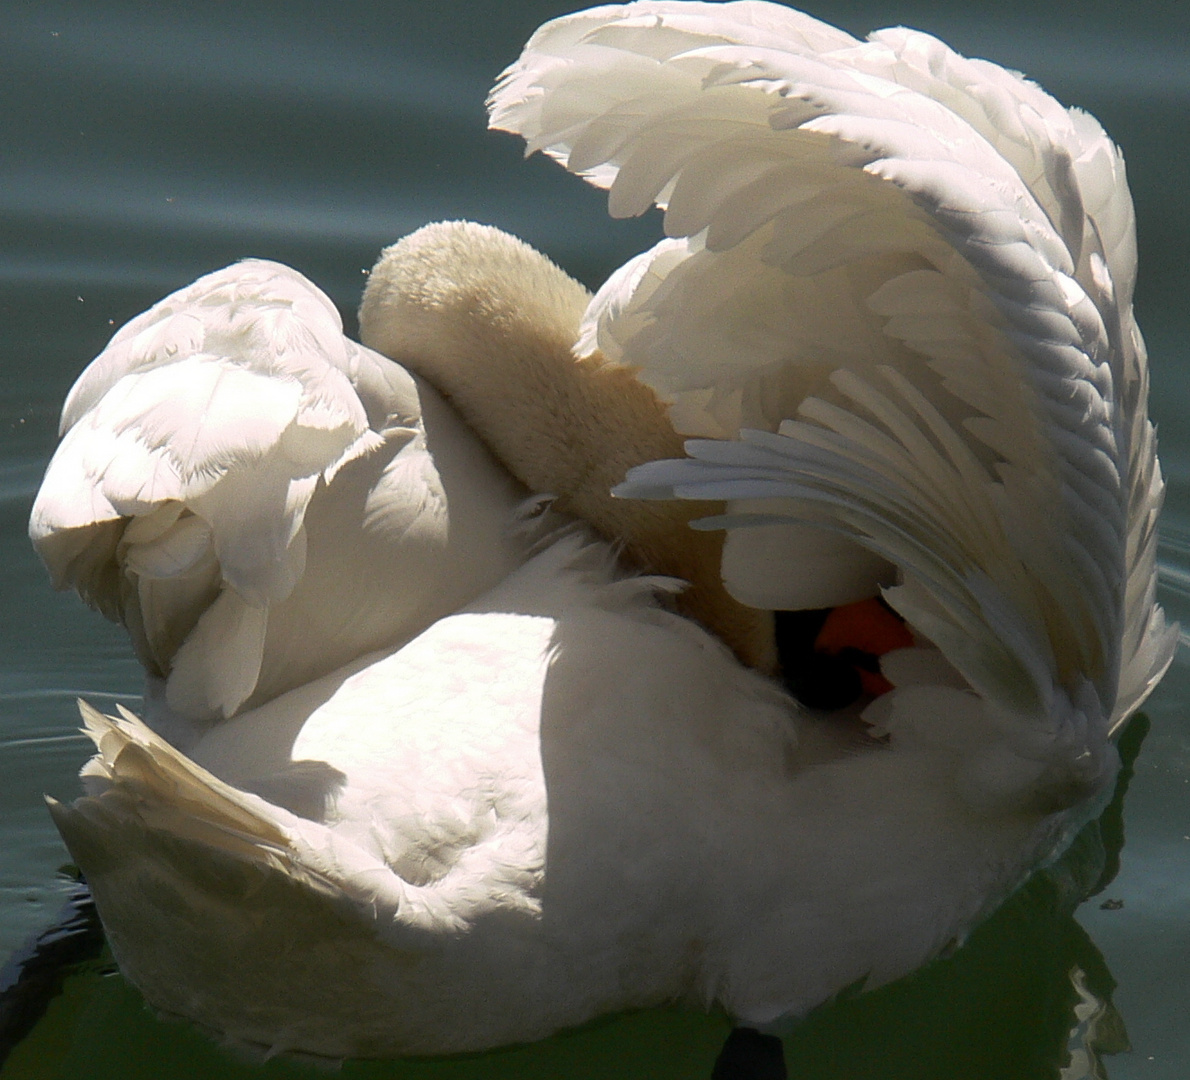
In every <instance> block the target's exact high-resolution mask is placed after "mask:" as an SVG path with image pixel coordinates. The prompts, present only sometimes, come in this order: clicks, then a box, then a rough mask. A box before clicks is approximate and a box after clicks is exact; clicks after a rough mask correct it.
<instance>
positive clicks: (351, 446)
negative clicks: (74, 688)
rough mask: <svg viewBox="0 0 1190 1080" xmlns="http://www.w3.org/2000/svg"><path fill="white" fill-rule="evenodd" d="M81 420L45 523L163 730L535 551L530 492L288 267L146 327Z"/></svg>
mask: <svg viewBox="0 0 1190 1080" xmlns="http://www.w3.org/2000/svg"><path fill="white" fill-rule="evenodd" d="M62 432H63V438H62V442H61V444H60V446H59V447H58V450H57V452H56V453H55V455H54V457H53V460H52V461H51V463H50V466H49V469H48V471H47V473H46V477H45V480H44V481H43V483H42V486H41V490H40V491H39V493H38V496H37V500H36V502H35V504H34V507H33V513H32V517H31V521H30V535H31V537H32V539H33V542H34V544H35V545H36V547H37V549H38V551H39V553H40V554H41V556H42V558H43V559H44V560H45V562H46V565H47V566H48V567H49V569H50V572H51V574H52V576H53V578H54V581H55V584H56V585H57V586H58V587H60V588H64V587H68V586H72V587H74V588H76V589H77V590H78V591H79V593H80V594H81V595H82V596H83V598H84V599H85V600H87V601H88V602H89V603H91V604H92V605H93V606H95V607H98V608H99V609H100V610H101V611H103V612H104V613H105V614H106V615H107V616H108V617H109V618H112V619H115V620H117V621H121V622H123V623H124V624H125V626H126V627H127V628H128V630H129V632H130V634H131V636H132V638H133V642H134V644H135V645H136V647H137V650H138V653H139V654H140V656H141V659H142V661H143V662H144V664H145V666H146V668H147V669H148V671H149V673H150V675H151V676H156V677H159V678H161V679H163V680H164V694H163V695H156V697H157V698H159V699H160V700H158V702H157V704H158V705H159V706H160V709H161V716H158V717H156V718H155V719H157V720H160V721H161V722H163V723H164V722H165V721H164V720H162V717H169V716H176V717H180V718H182V719H183V720H184V721H210V720H213V719H219V718H223V717H227V716H230V715H233V714H234V713H236V712H237V711H239V710H240V709H241V708H243V707H245V705H246V704H247V705H251V704H259V703H260V702H261V701H263V700H268V699H269V698H270V697H272V696H275V695H276V694H277V693H280V692H282V691H283V690H286V689H289V688H290V687H292V686H296V685H300V684H301V683H303V682H306V681H309V680H310V679H313V678H317V677H318V676H320V675H322V674H325V673H326V672H327V671H329V670H332V669H333V668H335V667H338V666H339V665H341V664H344V663H346V662H348V661H350V660H354V659H356V658H357V657H358V656H360V655H362V654H364V653H367V652H371V651H373V650H375V649H377V648H381V647H383V646H388V645H393V644H398V643H399V642H400V641H401V640H402V638H404V637H408V636H410V635H412V634H414V633H416V632H417V631H419V630H420V629H422V628H423V627H424V626H425V625H427V624H428V623H429V622H431V621H433V619H434V618H437V617H439V616H441V615H443V614H446V613H447V612H449V611H450V610H453V608H454V607H457V606H458V605H459V604H461V603H465V602H466V601H467V600H469V599H471V597H473V596H474V595H475V594H476V592H478V591H480V590H482V589H483V588H486V587H488V586H489V585H490V584H492V583H493V582H494V581H495V580H498V578H499V576H501V575H502V574H503V573H505V572H506V571H507V570H508V569H509V567H510V566H511V565H515V562H516V559H515V557H514V554H513V550H512V549H513V547H514V546H515V544H513V543H512V542H511V541H510V542H508V543H506V538H505V531H506V526H507V525H508V523H509V522H510V520H511V515H512V511H513V508H514V507H515V505H516V504H517V503H518V502H519V500H520V498H521V497H522V496H521V493H520V491H519V490H518V489H517V487H516V485H515V484H513V483H512V482H511V481H510V480H509V479H508V478H507V477H506V476H505V475H504V474H503V472H502V471H501V470H500V469H499V468H498V467H497V466H496V465H495V464H494V462H492V461H491V460H490V458H488V456H487V455H486V453H485V452H484V451H483V449H482V448H481V447H480V446H479V444H478V442H477V440H475V438H474V437H473V436H470V435H469V434H468V433H466V431H465V429H464V428H463V427H462V425H461V423H460V422H459V421H458V420H457V418H455V417H454V416H453V415H452V414H451V413H450V411H449V409H447V408H446V407H445V405H444V404H443V403H442V402H441V401H440V400H439V399H438V398H437V397H436V395H435V394H434V392H433V391H432V390H430V389H429V388H427V387H425V386H424V384H419V383H417V382H415V380H414V379H412V378H411V377H410V376H409V375H408V374H407V373H406V372H405V371H404V370H403V369H401V368H400V367H399V366H398V365H396V364H393V363H392V362H391V361H389V360H387V359H385V358H384V357H382V356H380V355H379V354H377V353H374V352H372V351H371V350H369V349H365V348H363V347H362V346H359V345H357V344H355V343H354V342H352V341H350V340H349V339H347V338H346V337H344V335H343V332H342V324H341V321H340V318H339V315H338V312H337V311H336V310H335V308H334V306H333V304H332V303H331V301H330V300H329V299H328V298H327V297H326V296H325V295H324V294H323V293H322V292H321V291H320V290H319V289H317V288H316V287H315V286H314V285H313V284H311V283H310V282H309V281H307V280H306V279H305V278H304V277H302V275H300V274H298V273H297V272H296V271H294V270H290V269H289V268H287V267H284V266H281V265H279V264H277V263H271V262H265V261H261V260H249V261H245V262H242V263H238V264H236V265H234V266H230V267H227V268H225V269H223V270H220V271H216V272H215V273H213V274H208V275H207V276H205V277H203V278H200V279H199V280H198V281H196V282H194V283H193V284H192V285H189V286H187V287H186V288H184V289H182V290H180V291H179V292H177V293H174V294H173V295H171V296H169V297H167V298H166V299H165V300H163V301H161V302H160V303H159V304H157V305H156V306H154V307H153V308H152V309H150V310H149V311H147V312H145V313H144V314H142V315H140V316H138V317H136V318H135V319H133V320H132V321H131V322H130V323H128V325H126V326H125V327H123V328H122V329H121V330H120V331H118V332H117V334H116V335H115V337H114V338H113V339H112V341H111V343H110V344H109V345H108V347H107V348H106V349H105V350H104V351H103V353H101V354H100V356H99V357H97V358H96V359H95V361H94V362H93V363H92V364H91V365H90V366H89V367H88V368H87V369H86V371H84V373H83V374H82V376H80V378H79V380H78V382H77V383H76V384H75V386H74V388H73V390H72V391H71V393H70V395H69V397H68V399H67V402H66V406H65V408H64V411H63V417H62ZM431 444H432V445H431ZM456 490H465V491H466V498H461V499H457V500H456V499H454V498H453V494H454V492H455V491H456ZM171 733H172V734H173V735H175V736H177V737H181V736H179V735H178V732H176V731H171Z"/></svg>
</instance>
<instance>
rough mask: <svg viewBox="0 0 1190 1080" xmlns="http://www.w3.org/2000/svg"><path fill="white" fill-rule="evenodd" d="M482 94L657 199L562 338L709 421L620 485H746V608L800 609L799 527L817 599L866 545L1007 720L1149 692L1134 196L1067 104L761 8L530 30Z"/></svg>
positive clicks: (588, 173) (990, 72) (1150, 510)
mask: <svg viewBox="0 0 1190 1080" xmlns="http://www.w3.org/2000/svg"><path fill="white" fill-rule="evenodd" d="M491 108H492V125H493V126H494V127H497V128H503V129H507V130H512V131H515V132H518V133H520V134H522V135H524V136H525V138H526V139H527V140H528V144H529V149H530V150H531V151H532V150H537V149H541V150H543V151H545V152H546V153H548V154H549V155H550V156H552V157H554V158H555V159H557V160H558V161H560V162H561V163H562V164H563V165H565V166H566V167H567V168H568V169H570V170H571V171H573V172H576V173H579V174H580V175H582V176H584V177H585V178H587V179H588V180H589V181H590V182H592V183H594V184H596V185H598V186H602V187H606V188H608V189H609V202H610V208H611V212H612V213H613V214H614V215H617V216H624V215H632V214H639V213H641V212H643V211H644V210H646V209H648V208H649V207H650V206H651V205H654V204H656V205H658V206H660V207H662V208H663V209H664V211H665V230H666V233H667V234H668V237H669V238H668V239H666V240H664V241H662V242H661V243H660V244H658V245H657V246H656V247H655V248H653V249H652V250H651V251H649V252H647V253H645V254H643V255H641V256H640V257H638V258H637V259H636V260H633V261H632V262H630V263H629V264H627V265H626V266H625V267H624V268H623V269H622V270H620V271H619V272H618V273H617V274H615V275H614V276H613V277H612V278H611V279H610V280H609V281H608V283H607V284H606V285H605V286H604V288H603V289H602V290H601V291H600V293H599V294H598V295H597V296H596V297H595V299H594V300H593V302H592V304H591V306H590V308H589V310H588V313H587V320H586V324H585V331H584V335H583V339H582V341H581V343H580V348H582V349H585V350H588V351H590V350H594V349H596V348H598V349H599V350H601V351H602V352H603V353H604V355H605V356H606V357H608V358H609V359H611V360H613V361H618V362H620V363H623V364H626V365H630V366H633V367H635V368H637V369H638V370H639V375H640V378H642V379H643V380H644V381H646V382H647V383H649V384H650V385H652V386H653V387H654V388H655V389H657V390H658V391H659V392H660V393H661V394H662V395H663V396H664V397H665V398H666V399H667V400H668V401H669V402H670V403H671V406H670V408H671V417H672V419H673V420H674V423H675V425H676V426H677V427H678V428H679V429H680V430H683V431H685V432H687V433H688V434H692V435H703V436H712V437H714V438H716V439H729V440H732V441H714V442H712V441H702V442H700V441H695V442H692V443H690V444H688V447H687V449H688V452H689V453H690V454H691V455H692V457H693V458H694V460H692V461H686V462H677V463H675V462H667V463H657V464H654V465H653V466H646V467H644V468H642V469H639V470H636V471H635V472H634V473H633V474H632V482H631V483H630V484H629V485H628V486H627V488H626V489H624V493H625V494H635V495H649V494H652V495H662V496H666V495H677V496H679V497H695V498H726V499H729V500H741V502H737V503H736V505H735V509H736V511H738V512H737V513H736V514H735V515H734V516H733V515H732V514H730V513H729V515H728V516H727V517H726V518H723V519H720V520H719V521H718V522H717V523H714V524H718V525H726V526H728V527H729V528H732V530H733V531H732V533H731V535H730V537H729V543H728V546H727V554H728V555H730V554H731V552H732V540H734V539H736V538H737V537H739V538H743V537H744V536H745V535H746V534H748V533H749V532H751V533H752V535H754V536H760V535H763V534H765V533H768V530H769V529H775V528H783V529H785V530H786V531H785V534H784V536H785V541H786V542H785V543H783V544H771V543H769V544H761V543H752V542H750V541H745V542H744V544H743V549H744V551H745V556H746V557H744V558H742V559H737V560H736V565H735V566H729V567H727V569H728V574H727V577H728V583H729V585H732V584H733V581H732V576H733V574H734V575H737V576H738V577H739V579H740V580H738V581H737V582H735V583H734V584H735V585H737V586H738V590H739V594H745V593H746V594H747V596H748V599H749V602H751V603H758V602H759V601H760V600H763V599H764V593H765V590H766V589H768V590H769V592H770V593H771V600H770V604H769V605H768V606H772V607H779V606H797V600H798V595H797V594H798V584H797V581H796V580H793V581H791V580H790V579H791V577H792V578H794V579H796V578H797V577H798V574H799V567H800V566H801V565H802V564H803V556H802V551H803V550H804V549H805V548H806V547H809V548H811V554H812V556H813V558H814V559H815V560H816V565H820V566H823V565H825V564H826V563H829V562H830V560H829V559H826V558H825V557H824V555H823V553H822V550H821V549H822V547H823V529H824V528H825V530H827V531H828V532H830V533H833V534H834V535H835V536H837V537H838V538H839V539H838V545H839V546H838V548H837V552H836V558H835V565H834V566H833V567H827V569H830V570H831V571H832V573H833V574H834V577H833V578H830V575H825V577H824V576H823V574H825V571H824V572H823V574H816V575H815V578H816V580H819V579H821V580H836V581H837V588H838V590H839V593H840V597H839V598H840V599H844V598H849V597H848V595H847V594H848V593H854V592H855V591H857V590H858V591H863V589H865V588H867V589H868V590H869V591H872V592H874V591H875V590H876V588H877V587H878V586H879V585H881V584H886V583H887V574H888V572H889V570H890V567H889V566H888V565H887V564H892V566H893V567H895V568H896V570H897V575H898V578H899V581H900V584H899V585H898V586H897V587H895V588H892V589H889V590H888V592H887V595H888V597H889V600H890V602H892V603H893V605H894V606H895V607H896V608H897V609H898V610H899V611H900V612H901V613H902V614H903V615H904V616H905V617H906V618H908V619H909V621H910V622H911V623H913V625H914V626H915V627H916V628H917V629H918V630H919V631H920V632H922V633H923V634H924V635H926V636H928V637H929V638H930V639H932V640H933V641H934V642H935V643H936V644H937V645H938V646H939V647H940V648H941V649H942V651H943V653H944V654H945V655H946V657H947V658H948V659H949V660H950V662H951V663H952V664H953V665H954V666H955V667H956V668H958V669H959V671H960V672H961V673H962V675H963V676H964V678H965V679H966V681H967V683H969V684H970V685H971V686H972V687H974V688H975V689H976V690H978V691H979V692H980V694H981V696H982V697H983V698H984V700H985V701H988V702H992V703H995V704H996V706H997V707H1002V708H1005V709H1007V710H1008V711H1009V712H1010V713H1011V714H1013V715H1016V716H1022V715H1024V716H1029V717H1033V718H1036V719H1038V720H1046V722H1047V726H1048V722H1049V720H1050V719H1052V718H1053V717H1055V716H1059V715H1062V714H1066V713H1068V712H1071V711H1073V714H1074V715H1077V716H1085V717H1088V718H1089V717H1090V716H1091V714H1094V719H1093V721H1092V725H1093V726H1094V727H1099V726H1100V725H1101V724H1107V723H1109V722H1111V723H1116V722H1118V721H1119V720H1120V718H1121V717H1122V716H1123V715H1124V714H1126V713H1127V711H1129V710H1130V709H1132V708H1134V707H1135V706H1136V705H1137V704H1138V703H1139V702H1140V701H1141V700H1143V698H1144V696H1145V695H1146V694H1147V693H1148V692H1149V690H1150V689H1151V688H1152V686H1153V685H1154V684H1155V682H1156V680H1157V678H1159V676H1160V674H1161V672H1162V671H1164V669H1165V667H1166V665H1167V664H1168V662H1169V659H1170V657H1171V655H1172V650H1173V647H1174V634H1173V632H1172V631H1171V629H1170V628H1169V627H1167V626H1166V624H1165V622H1164V619H1163V617H1162V615H1161V612H1160V609H1159V608H1157V607H1156V606H1155V605H1154V603H1153V589H1154V578H1155V563H1154V548H1155V519H1156V515H1157V511H1158V509H1159V506H1160V502H1161V491H1162V482H1161V476H1160V471H1159V468H1158V466H1157V463H1156V458H1155V453H1154V437H1153V430H1152V426H1151V424H1150V423H1149V421H1148V418H1147V415H1146V398H1147V375H1146V363H1145V354H1144V347H1143V343H1142V340H1141V337H1140V334H1139V331H1138V330H1137V327H1136V324H1135V321H1134V319H1133V315H1132V307H1131V297H1132V288H1133V280H1134V274H1135V245H1134V228H1133V213H1132V206H1131V200H1130V197H1129V194H1128V191H1127V186H1126V182H1125V179H1124V167H1123V162H1122V160H1121V158H1120V155H1119V152H1118V150H1117V149H1116V148H1115V147H1114V146H1113V145H1112V143H1111V142H1110V141H1109V140H1108V138H1107V137H1106V136H1105V135H1104V133H1103V131H1102V129H1101V128H1100V127H1099V125H1098V124H1097V123H1096V122H1095V121H1094V120H1093V119H1092V118H1091V117H1089V116H1087V115H1085V114H1083V113H1080V112H1078V111H1075V110H1066V109H1064V108H1063V107H1062V106H1060V105H1059V104H1058V103H1057V102H1056V101H1054V100H1053V99H1052V98H1050V97H1049V96H1047V95H1046V94H1045V93H1043V92H1042V91H1041V90H1039V89H1038V88H1037V87H1035V86H1033V85H1032V84H1030V83H1028V82H1026V81H1025V80H1024V79H1023V78H1021V77H1019V76H1017V75H1015V74H1013V73H1011V72H1007V71H1005V70H1003V69H1001V68H999V67H996V66H995V65H993V64H990V63H987V62H984V61H978V60H968V59H965V58H963V57H961V56H959V55H957V54H956V53H954V52H952V51H951V50H950V49H948V48H947V47H946V46H945V45H943V44H942V43H941V42H939V41H937V40H936V39H934V38H931V37H929V36H927V35H925V34H920V33H916V32H913V31H908V30H903V29H895V30H883V31H879V32H877V33H875V34H873V35H872V36H871V37H870V38H869V39H868V40H867V41H866V42H861V41H858V40H856V39H854V38H851V37H850V36H848V35H846V34H843V33H841V32H839V31H837V30H834V29H832V28H831V27H828V26H825V25H824V24H822V23H819V22H817V21H816V20H814V19H811V18H809V17H808V16H806V15H803V14H801V13H798V12H795V11H791V10H789V9H786V8H781V7H778V6H776V5H770V4H765V3H755V2H743V3H731V4H723V5H718V4H700V3H648V2H645V3H637V4H631V5H627V6H624V7H606V8H597V9H594V10H592V11H588V12H584V13H580V14H578V15H574V16H569V17H566V18H563V19H560V20H557V21H555V22H553V23H550V24H547V25H546V26H544V27H543V28H542V29H541V30H539V31H538V32H537V34H536V35H535V36H534V37H533V39H532V40H531V41H530V43H529V44H528V46H527V47H526V50H525V52H524V54H523V55H522V57H521V59H520V60H519V61H518V62H517V63H516V64H515V65H514V66H513V67H511V68H510V69H509V70H508V71H507V72H505V74H504V76H503V77H502V79H501V81H500V83H499V84H498V85H497V87H496V89H495V90H494V92H493V95H492V100H491ZM754 500H761V501H760V502H756V501H754ZM762 522H769V523H772V522H787V523H793V522H796V523H797V524H789V525H772V524H770V525H769V526H768V529H755V530H748V529H745V528H743V526H746V525H756V524H758V523H762ZM805 523H811V524H812V525H813V526H814V527H811V528H807V527H806V524H805ZM769 535H770V536H772V535H781V534H780V533H770V534H769ZM859 549H863V551H864V552H866V553H868V554H875V555H876V556H878V557H879V559H880V560H886V563H885V564H884V565H883V567H882V566H881V565H880V564H879V562H878V563H877V564H875V565H874V564H873V563H872V561H871V560H870V559H869V560H868V561H867V562H865V561H864V559H863V558H861V557H860V556H859ZM737 550H739V545H737ZM802 576H805V575H802ZM820 593H821V590H819V593H816V594H815V597H814V598H815V600H816V601H817V602H818V603H821V602H823V600H827V601H829V600H830V597H829V596H822V595H820ZM1056 695H1057V696H1060V697H1061V698H1062V700H1063V701H1064V702H1066V705H1060V704H1059V703H1058V702H1057V700H1056ZM1072 703H1073V704H1072ZM1080 723H1081V722H1080ZM1076 726H1078V725H1076Z"/></svg>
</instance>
